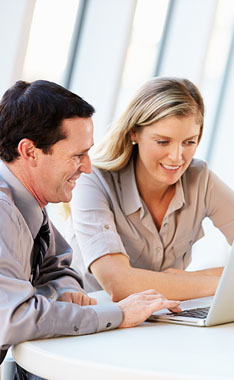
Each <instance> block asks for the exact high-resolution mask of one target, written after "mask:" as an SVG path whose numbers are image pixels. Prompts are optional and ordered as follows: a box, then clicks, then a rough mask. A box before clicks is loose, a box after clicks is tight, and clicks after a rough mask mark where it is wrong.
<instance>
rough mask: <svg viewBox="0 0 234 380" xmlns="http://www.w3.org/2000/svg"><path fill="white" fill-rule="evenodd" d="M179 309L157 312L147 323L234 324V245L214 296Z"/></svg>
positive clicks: (191, 301)
mask: <svg viewBox="0 0 234 380" xmlns="http://www.w3.org/2000/svg"><path fill="white" fill-rule="evenodd" d="M180 307H181V309H182V311H181V312H180V313H172V312H169V311H168V310H167V309H163V310H160V311H157V312H155V313H153V314H152V315H151V317H150V318H149V319H148V321H150V322H152V321H158V322H171V323H179V324H186V325H192V326H214V325H219V324H223V323H228V322H234V244H233V246H232V250H231V252H230V255H229V258H228V261H227V263H226V265H225V267H224V270H223V273H222V276H221V278H220V281H219V285H218V287H217V290H216V293H215V295H214V296H212V297H203V298H196V299H193V300H188V301H182V302H181V304H180Z"/></svg>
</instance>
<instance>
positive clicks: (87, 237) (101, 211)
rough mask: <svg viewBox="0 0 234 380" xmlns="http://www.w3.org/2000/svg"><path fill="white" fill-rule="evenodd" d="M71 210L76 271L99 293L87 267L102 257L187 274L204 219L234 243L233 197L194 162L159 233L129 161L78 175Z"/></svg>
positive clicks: (137, 265) (178, 188) (210, 173)
mask: <svg viewBox="0 0 234 380" xmlns="http://www.w3.org/2000/svg"><path fill="white" fill-rule="evenodd" d="M71 210H72V222H73V228H74V234H73V236H70V237H69V240H70V241H71V245H72V246H74V250H75V252H74V266H76V265H77V263H79V267H80V268H81V269H82V271H83V274H84V284H85V289H87V290H88V291H90V290H94V289H100V288H101V287H100V285H99V283H98V282H97V281H96V279H95V278H94V276H93V275H92V274H91V273H90V265H91V263H92V262H93V261H94V260H96V259H98V258H100V257H101V256H103V255H105V254H111V253H117V252H121V253H123V254H124V255H127V256H128V257H129V260H130V264H131V266H132V267H136V268H143V269H148V270H153V271H163V270H166V269H167V268H170V267H173V268H179V269H185V268H186V267H187V266H188V265H189V263H190V262H191V249H192V246H193V244H194V243H195V242H196V241H197V240H199V239H200V238H201V237H203V236H204V231H203V228H202V221H203V220H204V218H206V217H209V218H210V219H211V220H212V222H213V224H214V225H215V226H216V227H217V228H218V229H219V230H220V231H221V232H222V233H223V234H224V235H225V237H226V239H227V241H228V243H229V244H232V243H233V241H234V192H233V191H232V190H231V189H230V188H229V187H228V186H227V185H225V184H224V183H223V182H222V181H221V180H220V179H219V178H218V177H217V176H216V175H215V174H214V173H213V172H212V171H211V170H209V169H208V167H207V164H206V163H205V162H203V161H200V160H196V159H194V160H193V161H192V162H191V164H190V166H189V168H188V169H187V170H186V172H185V173H184V175H183V176H182V178H181V179H180V180H179V181H178V182H177V184H176V192H175V195H174V198H173V199H172V201H171V203H170V205H169V207H168V210H167V212H166V214H165V216H164V219H163V222H162V225H161V229H160V231H158V230H157V228H156V226H155V224H154V221H153V219H152V217H151V214H150V212H149V211H148V209H147V207H146V205H145V204H144V202H143V200H142V199H141V197H140V195H139V192H138V189H137V185H136V180H135V173H134V162H133V160H131V161H130V162H129V164H128V165H127V166H126V167H125V168H124V169H122V170H120V171H115V172H111V171H103V170H99V169H97V168H93V172H92V173H91V174H89V175H85V174H82V176H81V178H80V179H79V184H78V186H77V187H76V188H75V189H74V192H73V199H72V201H71ZM77 242H78V243H79V246H78V245H77Z"/></svg>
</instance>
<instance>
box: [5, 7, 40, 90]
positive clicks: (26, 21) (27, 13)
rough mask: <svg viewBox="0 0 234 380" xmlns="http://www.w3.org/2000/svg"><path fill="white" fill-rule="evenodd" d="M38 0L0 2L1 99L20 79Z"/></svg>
mask: <svg viewBox="0 0 234 380" xmlns="http://www.w3.org/2000/svg"><path fill="white" fill-rule="evenodd" d="M35 2H36V0H20V1H18V0H7V1H1V2H0V51H1V59H0V73H1V81H0V97H1V96H2V94H3V93H4V92H5V90H7V88H8V87H10V86H11V85H12V84H13V83H14V82H15V81H16V80H18V79H20V76H21V73H22V67H23V63H24V57H25V52H26V48H27V42H28V35H29V31H30V26H31V21H32V16H33V10H34V6H35Z"/></svg>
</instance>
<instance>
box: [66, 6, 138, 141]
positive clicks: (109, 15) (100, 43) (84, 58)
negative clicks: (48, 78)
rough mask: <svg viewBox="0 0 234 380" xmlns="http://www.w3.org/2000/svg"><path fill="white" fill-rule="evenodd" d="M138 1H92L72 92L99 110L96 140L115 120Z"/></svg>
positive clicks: (83, 31) (73, 76)
mask: <svg viewBox="0 0 234 380" xmlns="http://www.w3.org/2000/svg"><path fill="white" fill-rule="evenodd" d="M135 7H136V0H128V1H126V0H118V1H116V0H108V1H107V0H98V1H97V0H89V2H88V6H87V9H86V12H85V20H83V28H82V35H81V36H80V43H79V46H78V51H77V55H76V60H75V63H74V66H73V72H72V76H71V82H70V89H71V90H72V91H74V92H75V93H78V94H79V95H80V96H82V97H84V98H85V99H86V100H87V101H89V102H90V103H91V104H92V105H94V107H95V109H96V114H95V116H94V123H95V134H94V135H95V141H97V140H98V138H99V137H101V136H102V135H103V133H104V130H105V128H106V127H107V125H108V123H110V121H111V120H112V118H113V113H114V106H115V101H116V96H117V93H118V89H119V85H120V79H121V75H122V70H123V64H124V59H125V55H126V51H127V47H128V41H129V38H130V33H131V28H132V21H133V17H134V13H135Z"/></svg>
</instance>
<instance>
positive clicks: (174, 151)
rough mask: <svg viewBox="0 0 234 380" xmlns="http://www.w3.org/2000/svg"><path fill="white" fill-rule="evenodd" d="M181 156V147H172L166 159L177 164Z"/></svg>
mask: <svg viewBox="0 0 234 380" xmlns="http://www.w3.org/2000/svg"><path fill="white" fill-rule="evenodd" d="M182 156H183V147H182V146H181V145H172V146H171V148H170V151H169V154H168V157H169V158H170V159H171V160H172V161H173V162H176V163H179V161H180V160H181V158H182Z"/></svg>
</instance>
